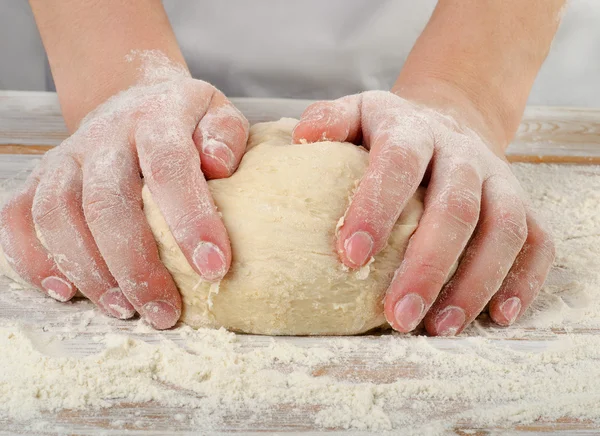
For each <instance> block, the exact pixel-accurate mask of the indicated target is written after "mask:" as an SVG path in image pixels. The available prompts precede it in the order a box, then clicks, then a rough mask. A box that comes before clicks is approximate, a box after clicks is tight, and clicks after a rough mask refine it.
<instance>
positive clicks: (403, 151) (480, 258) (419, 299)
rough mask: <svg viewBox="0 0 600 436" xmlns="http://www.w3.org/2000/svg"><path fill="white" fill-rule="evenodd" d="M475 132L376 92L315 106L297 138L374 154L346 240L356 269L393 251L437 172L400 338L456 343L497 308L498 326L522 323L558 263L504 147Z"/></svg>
mask: <svg viewBox="0 0 600 436" xmlns="http://www.w3.org/2000/svg"><path fill="white" fill-rule="evenodd" d="M456 109H457V112H458V113H471V112H473V110H474V108H472V107H460V106H459V107H457V108H456ZM473 125H475V123H473ZM470 126H471V125H470V124H469V123H468V121H467V122H466V123H458V122H456V121H455V120H454V119H453V118H451V117H449V116H447V115H444V114H442V113H440V112H438V111H436V110H434V109H431V108H428V107H424V106H420V105H417V104H415V103H412V102H410V101H407V100H405V99H403V98H401V97H399V96H397V95H395V94H392V93H391V92H384V91H369V92H365V93H362V94H357V95H351V96H348V97H344V98H341V99H338V100H335V101H330V102H317V103H314V104H312V105H311V106H309V107H308V108H307V109H306V111H305V112H304V114H303V115H302V118H301V120H300V122H299V123H298V125H297V127H296V129H295V130H294V142H300V141H301V140H306V141H308V142H316V141H323V140H330V141H348V142H353V143H356V144H361V143H362V145H364V146H365V147H366V148H367V149H369V151H370V158H369V167H368V169H367V172H366V173H365V175H364V177H363V178H362V180H361V182H360V185H359V187H358V189H357V191H356V193H355V194H354V197H353V199H352V202H351V204H350V206H349V208H348V211H347V212H346V215H345V219H344V225H343V226H342V227H341V229H340V231H339V234H338V240H337V251H338V253H339V255H340V258H341V260H342V262H343V263H344V264H345V265H347V266H349V267H351V268H358V267H361V266H363V265H365V264H366V263H367V262H368V261H369V259H370V258H371V257H372V256H374V255H376V254H377V253H378V252H379V251H381V250H382V249H383V247H384V246H385V245H386V243H387V240H388V237H389V235H390V233H391V231H392V228H393V226H394V224H395V223H396V221H397V219H398V217H399V215H400V213H401V211H402V209H403V208H404V206H405V205H406V203H407V202H408V200H409V199H410V197H411V196H412V195H413V194H414V192H415V190H416V189H417V187H418V186H419V184H420V183H421V182H422V180H423V178H424V176H425V174H426V171H428V174H429V182H428V186H427V194H426V197H425V210H424V213H423V216H422V218H421V221H420V223H419V226H418V228H417V230H416V231H415V233H414V235H413V236H412V238H411V240H410V243H409V246H408V248H407V250H406V253H405V256H404V260H402V263H401V265H400V267H399V269H398V270H397V272H396V274H395V275H394V278H393V280H392V282H391V284H390V287H389V289H388V292H387V295H386V298H385V302H384V304H385V315H386V318H387V320H388V322H389V323H390V324H391V325H392V327H393V328H394V329H396V330H398V331H401V332H409V331H411V330H413V329H414V328H415V327H416V326H417V325H418V324H419V323H420V322H421V321H422V320H424V321H425V327H426V329H427V331H428V332H429V333H430V334H432V335H446V336H448V335H454V334H457V333H459V332H461V331H462V330H463V329H464V328H465V327H466V326H467V325H468V324H469V323H471V322H472V321H473V320H474V319H475V318H476V317H477V315H479V313H481V311H482V310H484V308H485V307H486V305H487V304H488V303H489V312H490V316H491V318H492V320H494V321H495V322H496V323H498V324H500V325H504V326H506V325H510V324H512V323H513V322H514V321H515V320H516V319H517V318H518V317H519V316H521V315H522V314H523V312H524V311H525V310H526V309H527V307H528V306H529V305H530V303H531V302H532V301H533V299H534V298H535V297H536V295H537V293H538V292H539V290H540V288H541V286H542V284H543V282H544V280H545V278H546V275H547V274H548V271H549V269H550V266H551V264H552V261H553V259H554V246H553V243H552V240H551V238H550V236H549V235H548V233H547V232H546V231H545V230H544V229H543V228H542V227H541V226H540V224H539V223H538V222H537V221H536V220H535V218H534V216H533V213H532V211H531V209H530V208H529V206H528V203H527V200H526V196H525V195H524V193H523V191H522V189H521V187H520V185H519V183H518V181H517V179H516V178H515V176H514V175H513V173H512V172H511V170H510V166H509V164H508V162H507V161H506V159H505V158H504V155H503V152H502V150H501V149H500V147H494V145H493V144H491V145H490V144H488V143H487V142H485V141H484V140H482V139H481V136H480V135H479V134H478V133H477V132H476V131H475V130H474V129H473V128H472V127H470ZM463 251H464V255H463V257H462V258H461V261H460V265H459V267H458V269H457V271H456V273H455V274H454V276H453V278H452V279H451V280H450V281H449V282H448V283H447V284H444V283H445V282H446V280H447V278H448V276H449V275H450V271H451V268H452V266H453V264H455V263H456V262H457V261H458V260H459V258H460V256H461V254H462V253H463Z"/></svg>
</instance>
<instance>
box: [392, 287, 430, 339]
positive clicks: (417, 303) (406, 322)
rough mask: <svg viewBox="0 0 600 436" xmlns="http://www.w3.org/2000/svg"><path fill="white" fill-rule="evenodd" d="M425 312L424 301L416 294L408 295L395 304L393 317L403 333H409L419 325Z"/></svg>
mask: <svg viewBox="0 0 600 436" xmlns="http://www.w3.org/2000/svg"><path fill="white" fill-rule="evenodd" d="M424 312H425V301H424V300H423V298H421V296H420V295H417V294H408V295H405V296H404V297H402V299H401V300H400V301H398V302H397V303H396V307H395V308H394V317H395V318H396V323H397V324H398V326H399V327H400V328H401V329H402V330H403V331H404V332H410V331H412V330H414V328H415V327H416V326H417V325H418V324H419V322H420V321H421V318H423V315H424Z"/></svg>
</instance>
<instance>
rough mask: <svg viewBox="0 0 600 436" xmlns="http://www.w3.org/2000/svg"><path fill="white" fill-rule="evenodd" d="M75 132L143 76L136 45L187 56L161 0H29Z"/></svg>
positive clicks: (174, 56)
mask: <svg viewBox="0 0 600 436" xmlns="http://www.w3.org/2000/svg"><path fill="white" fill-rule="evenodd" d="M30 4H31V8H32V10H33V13H34V16H35V20H36V22H37V25H38V28H39V30H40V34H41V37H42V41H43V43H44V47H45V48H46V52H47V53H48V59H49V62H50V68H51V70H52V75H53V77H54V82H55V84H56V90H57V92H58V97H59V100H60V104H61V108H62V112H63V116H64V118H65V122H66V124H67V127H68V128H69V130H70V131H71V132H73V131H74V130H76V129H77V126H78V124H79V122H80V121H81V119H82V118H83V117H84V116H85V115H87V114H88V113H89V112H90V111H91V110H93V109H94V108H95V107H96V106H98V105H99V104H101V103H102V102H104V101H105V100H106V99H108V98H109V97H110V96H112V95H114V94H116V93H117V92H119V91H121V90H124V89H127V88H128V87H130V86H131V85H132V84H134V83H136V81H137V80H138V76H139V72H138V67H139V63H138V62H136V61H134V62H127V61H126V59H125V58H126V56H127V54H129V53H130V52H131V51H132V50H160V51H161V52H162V53H164V54H165V55H166V56H167V57H169V59H170V60H171V61H173V62H175V63H178V64H181V65H183V66H185V60H184V59H183V55H182V54H181V51H180V49H179V46H178V44H177V40H176V38H175V35H174V34H173V30H172V28H171V25H170V24H169V21H168V18H167V16H166V13H165V11H164V8H163V6H162V3H161V1H160V0H139V1H138V0H136V1H123V0H30Z"/></svg>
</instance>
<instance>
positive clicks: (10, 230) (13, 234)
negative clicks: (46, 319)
mask: <svg viewBox="0 0 600 436" xmlns="http://www.w3.org/2000/svg"><path fill="white" fill-rule="evenodd" d="M36 173H37V174H34V175H32V176H30V178H29V180H28V182H27V184H26V186H25V187H24V189H23V190H22V191H21V192H20V193H18V194H17V195H16V196H15V197H13V198H12V199H11V200H10V201H9V202H8V203H7V204H6V205H5V206H4V207H3V208H2V211H0V229H1V230H0V244H1V245H2V250H3V251H4V255H5V257H6V261H7V262H8V264H9V266H10V267H11V268H12V269H13V270H14V271H15V272H16V273H17V274H18V275H19V276H20V277H21V278H22V279H23V280H25V281H26V282H28V283H30V284H32V285H33V286H35V287H37V288H39V289H42V290H43V291H44V292H45V293H46V294H47V295H49V296H50V297H52V298H54V299H55V300H58V301H61V302H64V301H68V300H70V299H71V298H73V296H74V295H75V294H76V292H77V288H76V287H75V286H74V285H73V284H72V283H71V282H70V281H69V280H68V279H67V278H66V277H65V275H64V274H63V273H62V272H61V271H60V270H59V269H58V267H57V265H56V264H55V263H54V261H53V260H52V257H51V256H50V254H49V253H48V251H47V250H46V249H45V248H44V246H43V245H42V244H41V242H40V241H39V239H38V238H37V236H36V234H35V226H34V223H33V216H32V213H31V208H32V204H33V198H34V195H35V191H36V189H37V186H38V183H39V178H38V177H39V175H40V172H39V171H37V172H36Z"/></svg>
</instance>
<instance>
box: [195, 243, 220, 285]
mask: <svg viewBox="0 0 600 436" xmlns="http://www.w3.org/2000/svg"><path fill="white" fill-rule="evenodd" d="M193 258H194V264H195V265H196V268H198V270H199V271H200V275H201V276H202V278H203V279H204V280H208V281H210V282H214V281H217V280H221V279H222V278H223V276H224V275H225V272H226V271H225V270H226V264H225V256H224V255H223V252H222V251H221V249H220V248H219V247H217V246H216V245H215V244H213V243H212V242H204V241H203V242H200V244H198V246H197V247H196V250H194V257H193Z"/></svg>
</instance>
